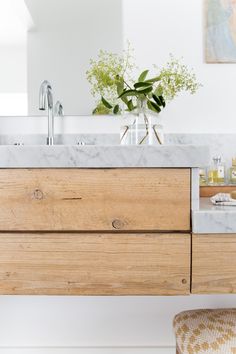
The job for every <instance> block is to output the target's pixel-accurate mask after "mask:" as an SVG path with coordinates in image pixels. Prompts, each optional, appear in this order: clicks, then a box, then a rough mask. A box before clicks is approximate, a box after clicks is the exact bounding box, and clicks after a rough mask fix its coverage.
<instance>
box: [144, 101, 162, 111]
mask: <svg viewBox="0 0 236 354" xmlns="http://www.w3.org/2000/svg"><path fill="white" fill-rule="evenodd" d="M147 105H148V108H149V109H151V110H152V111H154V112H156V113H160V112H161V109H160V107H159V106H158V105H157V104H156V103H155V102H153V101H150V100H149V101H148V102H147Z"/></svg>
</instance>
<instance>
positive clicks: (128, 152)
mask: <svg viewBox="0 0 236 354" xmlns="http://www.w3.org/2000/svg"><path fill="white" fill-rule="evenodd" d="M209 159H210V157H209V149H208V147H207V146H201V145H161V146H159V145H158V146H155V145H153V146H125V145H85V146H78V145H54V146H46V145H23V146H13V145H1V146H0V168H119V167H120V168H125V167H126V168H132V167H133V168H134V167H140V168H142V167H167V168H171V167H173V168H175V167H180V168H181V167H190V168H191V167H192V168H194V167H201V166H205V165H207V164H208V163H209Z"/></svg>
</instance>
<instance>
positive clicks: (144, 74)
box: [138, 70, 149, 82]
mask: <svg viewBox="0 0 236 354" xmlns="http://www.w3.org/2000/svg"><path fill="white" fill-rule="evenodd" d="M148 73H149V70H144V71H143V72H142V73H141V74H140V76H139V78H138V82H142V81H144V80H145V79H146V77H147V74H148Z"/></svg>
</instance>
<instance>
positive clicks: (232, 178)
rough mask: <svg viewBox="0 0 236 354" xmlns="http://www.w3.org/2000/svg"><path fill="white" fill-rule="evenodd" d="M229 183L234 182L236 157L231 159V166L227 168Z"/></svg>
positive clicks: (235, 182) (235, 178)
mask: <svg viewBox="0 0 236 354" xmlns="http://www.w3.org/2000/svg"><path fill="white" fill-rule="evenodd" d="M229 183H230V184H236V158H234V159H232V167H230V169H229Z"/></svg>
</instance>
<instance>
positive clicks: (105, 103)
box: [102, 97, 112, 109]
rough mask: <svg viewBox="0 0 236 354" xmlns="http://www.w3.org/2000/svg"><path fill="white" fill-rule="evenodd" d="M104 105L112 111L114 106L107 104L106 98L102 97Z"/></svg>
mask: <svg viewBox="0 0 236 354" xmlns="http://www.w3.org/2000/svg"><path fill="white" fill-rule="evenodd" d="M102 103H103V104H104V106H105V107H107V108H109V109H112V105H111V104H110V103H109V102H107V100H105V98H104V97H102Z"/></svg>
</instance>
